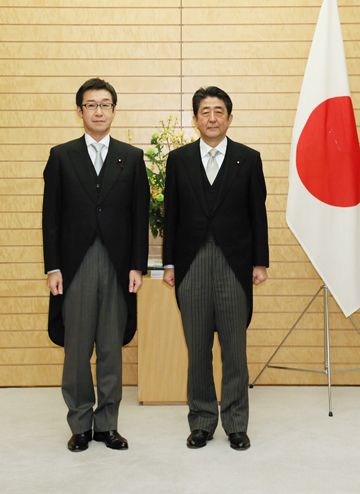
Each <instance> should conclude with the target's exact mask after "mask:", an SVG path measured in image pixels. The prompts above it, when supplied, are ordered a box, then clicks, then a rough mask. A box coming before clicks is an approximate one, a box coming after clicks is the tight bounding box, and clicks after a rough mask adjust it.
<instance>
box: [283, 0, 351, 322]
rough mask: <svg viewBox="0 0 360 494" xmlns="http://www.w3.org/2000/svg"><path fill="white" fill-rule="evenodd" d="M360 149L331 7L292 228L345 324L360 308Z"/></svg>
mask: <svg viewBox="0 0 360 494" xmlns="http://www.w3.org/2000/svg"><path fill="white" fill-rule="evenodd" d="M359 203H360V148H359V140H358V136H357V130H356V123H355V117H354V110H353V106H352V102H351V98H350V91H349V85H348V79H347V70H346V61H345V54H344V47H343V40H342V35H341V26H340V20H339V15H338V9H337V2H336V0H324V1H323V4H322V7H321V10H320V15H319V19H318V22H317V26H316V30H315V34H314V38H313V41H312V45H311V49H310V54H309V59H308V62H307V66H306V70H305V75H304V80H303V84H302V88H301V93H300V98H299V103H298V109H297V113H296V117H295V124H294V129H293V136H292V146H291V155H290V170H289V194H288V202H287V211H286V220H287V223H288V225H289V227H290V229H291V230H292V232H293V233H294V235H295V236H296V238H297V239H298V241H299V243H300V244H301V246H302V247H303V249H304V251H305V252H306V254H307V256H308V257H309V259H310V261H311V262H312V264H313V265H314V267H315V269H316V270H317V271H318V273H319V275H320V276H321V278H322V279H323V281H324V283H325V284H326V285H327V286H328V288H329V290H330V292H331V293H332V295H333V296H334V298H335V300H336V301H337V303H338V304H339V306H340V307H341V309H342V311H343V312H344V314H345V316H346V317H347V316H349V315H350V314H352V313H353V312H355V311H356V310H358V309H359V308H360V204H359Z"/></svg>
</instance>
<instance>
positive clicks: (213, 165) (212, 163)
mask: <svg viewBox="0 0 360 494" xmlns="http://www.w3.org/2000/svg"><path fill="white" fill-rule="evenodd" d="M209 154H210V158H209V161H208V162H207V165H206V175H207V178H208V180H209V182H210V183H211V185H212V184H213V183H214V180H215V178H216V175H217V174H218V171H219V165H218V164H217V161H216V156H217V155H218V154H219V151H218V150H217V149H215V148H213V149H210V151H209Z"/></svg>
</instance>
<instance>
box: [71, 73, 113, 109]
mask: <svg viewBox="0 0 360 494" xmlns="http://www.w3.org/2000/svg"><path fill="white" fill-rule="evenodd" d="M100 89H106V91H109V93H110V94H111V99H112V102H113V104H114V105H116V103H117V94H116V91H115V89H114V88H113V86H112V85H111V84H109V83H108V82H106V81H104V80H103V79H99V78H93V79H89V80H87V81H85V82H84V84H83V85H82V86H80V88H79V89H78V92H77V93H76V106H78V107H79V108H81V105H82V103H83V97H84V93H85V92H86V91H91V90H96V91H98V90H100Z"/></svg>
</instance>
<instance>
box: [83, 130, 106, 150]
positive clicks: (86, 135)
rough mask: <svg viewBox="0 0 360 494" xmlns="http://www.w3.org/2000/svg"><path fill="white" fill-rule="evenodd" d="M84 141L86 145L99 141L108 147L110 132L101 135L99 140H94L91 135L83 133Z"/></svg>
mask: <svg viewBox="0 0 360 494" xmlns="http://www.w3.org/2000/svg"><path fill="white" fill-rule="evenodd" d="M85 142H86V145H87V147H89V146H91V144H93V143H97V142H99V143H101V144H104V146H105V147H106V149H108V148H109V145H110V134H108V135H107V136H105V137H103V138H102V139H101V141H96V140H95V139H94V138H93V137H91V135H89V134H85Z"/></svg>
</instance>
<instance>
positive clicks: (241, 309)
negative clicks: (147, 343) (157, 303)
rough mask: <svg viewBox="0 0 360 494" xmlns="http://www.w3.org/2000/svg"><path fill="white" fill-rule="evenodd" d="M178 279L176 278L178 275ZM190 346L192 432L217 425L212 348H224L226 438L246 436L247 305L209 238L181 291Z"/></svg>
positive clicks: (222, 352) (223, 376) (223, 421)
mask: <svg viewBox="0 0 360 494" xmlns="http://www.w3.org/2000/svg"><path fill="white" fill-rule="evenodd" d="M175 275H176V274H175ZM178 299H179V306H180V311H181V317H182V322H183V327H184V333H185V339H186V344H187V348H188V356H189V367H188V404H189V414H188V420H189V425H190V430H192V431H193V430H195V429H203V430H206V431H208V432H210V433H213V432H214V430H215V428H216V426H217V422H218V416H219V411H218V403H217V399H216V392H215V385H214V378H213V367H212V346H213V341H214V330H215V328H216V330H217V332H218V336H219V342H220V346H221V358H222V384H221V404H220V411H221V422H222V426H223V428H224V430H225V432H226V433H227V434H230V433H231V432H246V430H247V426H248V416H249V402H248V382H249V376H248V369H247V359H246V323H247V314H248V308H247V301H246V296H245V293H244V290H243V288H242V286H241V284H240V283H239V281H238V280H237V278H236V277H235V275H234V273H233V271H232V270H231V268H230V266H229V264H228V262H227V260H226V259H225V257H224V255H223V253H222V252H221V250H220V248H219V247H218V246H217V245H215V243H214V241H213V240H212V239H211V238H210V239H209V240H208V241H207V242H206V243H205V244H204V245H203V246H202V248H201V249H200V250H199V252H198V254H197V256H196V257H195V259H194V261H193V262H192V264H191V266H190V269H189V271H188V272H187V274H186V275H185V277H184V279H183V280H182V282H181V284H180V286H179V289H178Z"/></svg>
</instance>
